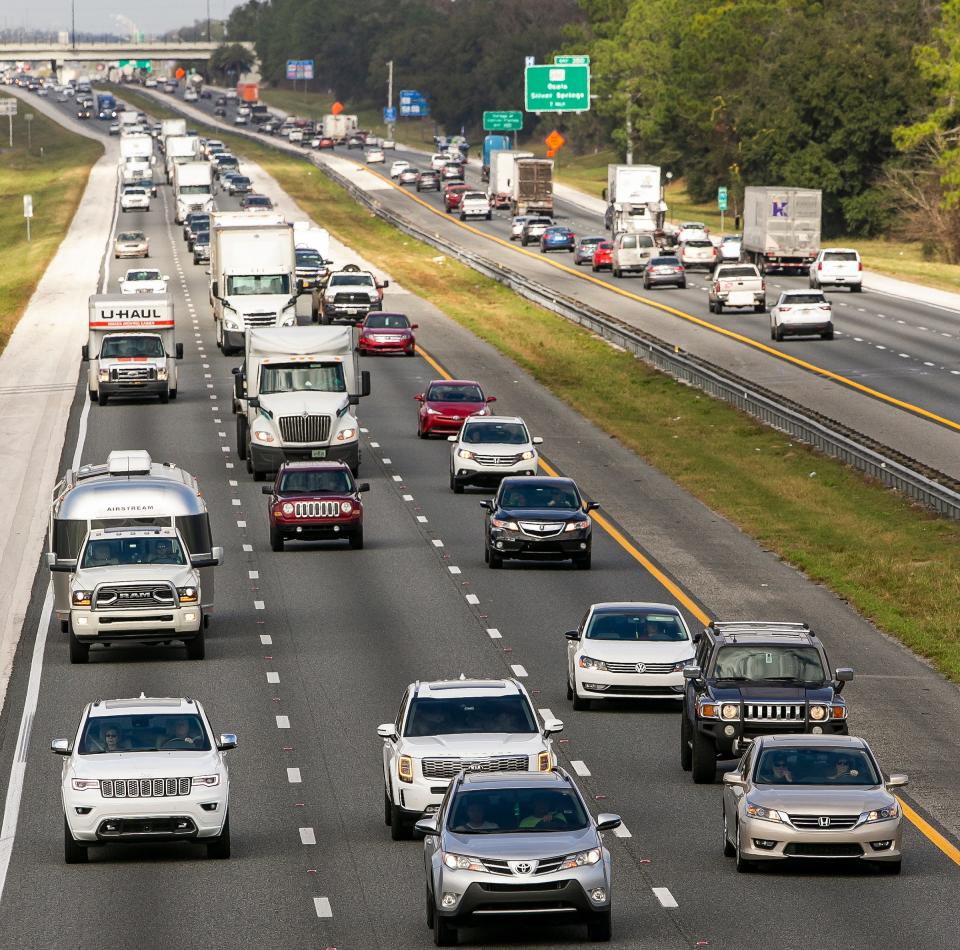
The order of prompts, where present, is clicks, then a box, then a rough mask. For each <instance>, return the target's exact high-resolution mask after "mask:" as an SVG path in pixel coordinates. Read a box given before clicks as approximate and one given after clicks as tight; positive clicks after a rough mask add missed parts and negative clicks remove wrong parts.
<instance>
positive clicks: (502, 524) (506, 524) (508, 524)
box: [490, 518, 520, 531]
mask: <svg viewBox="0 0 960 950" xmlns="http://www.w3.org/2000/svg"><path fill="white" fill-rule="evenodd" d="M490 524H491V526H492V527H494V528H504V529H505V530H507V531H519V530H520V528H519V527H517V523H516V521H504V520H503V519H501V518H491V519H490Z"/></svg>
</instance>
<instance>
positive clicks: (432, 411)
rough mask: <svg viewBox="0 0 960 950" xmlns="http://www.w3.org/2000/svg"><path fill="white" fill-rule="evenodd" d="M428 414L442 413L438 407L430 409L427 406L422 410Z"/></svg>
mask: <svg viewBox="0 0 960 950" xmlns="http://www.w3.org/2000/svg"><path fill="white" fill-rule="evenodd" d="M424 412H425V413H426V415H428V416H442V415H443V413H442V412H441V411H440V410H439V409H431V408H430V407H429V406H427V408H426V409H425V410H424Z"/></svg>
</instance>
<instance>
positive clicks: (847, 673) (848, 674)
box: [834, 666, 853, 683]
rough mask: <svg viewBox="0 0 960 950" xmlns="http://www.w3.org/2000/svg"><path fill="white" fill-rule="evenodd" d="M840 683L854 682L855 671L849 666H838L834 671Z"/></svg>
mask: <svg viewBox="0 0 960 950" xmlns="http://www.w3.org/2000/svg"><path fill="white" fill-rule="evenodd" d="M834 673H835V675H836V677H837V682H838V683H850V682H852V681H853V670H852V669H850V667H849V666H838V667H837V669H836V670H835V671H834Z"/></svg>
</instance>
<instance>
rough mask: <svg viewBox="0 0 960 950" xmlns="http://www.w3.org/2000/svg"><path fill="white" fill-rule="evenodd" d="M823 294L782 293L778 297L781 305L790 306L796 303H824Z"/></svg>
mask: <svg viewBox="0 0 960 950" xmlns="http://www.w3.org/2000/svg"><path fill="white" fill-rule="evenodd" d="M826 302H827V298H826V297H824V296H823V294H816V293H814V294H784V295H783V296H782V297H781V298H780V304H781V306H787V307H792V306H795V305H796V304H798V303H826Z"/></svg>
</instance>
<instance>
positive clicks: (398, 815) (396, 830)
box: [390, 804, 413, 841]
mask: <svg viewBox="0 0 960 950" xmlns="http://www.w3.org/2000/svg"><path fill="white" fill-rule="evenodd" d="M390 837H391V838H392V839H393V840H394V841H409V840H410V839H411V838H412V837H413V826H412V825H411V824H410V822H409V821H408V820H407V818H406V816H405V815H404V814H403V812H402V811H401V810H400V809H399V808H397V806H396V805H394V804H391V805H390Z"/></svg>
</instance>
